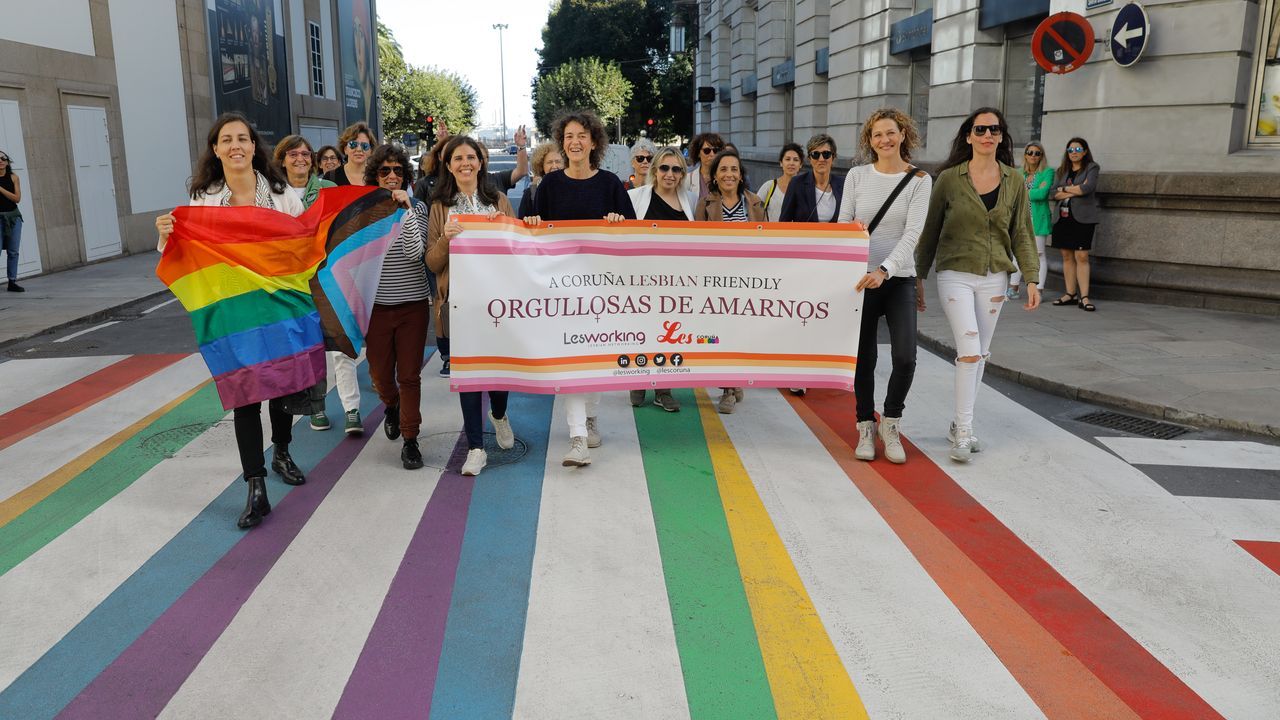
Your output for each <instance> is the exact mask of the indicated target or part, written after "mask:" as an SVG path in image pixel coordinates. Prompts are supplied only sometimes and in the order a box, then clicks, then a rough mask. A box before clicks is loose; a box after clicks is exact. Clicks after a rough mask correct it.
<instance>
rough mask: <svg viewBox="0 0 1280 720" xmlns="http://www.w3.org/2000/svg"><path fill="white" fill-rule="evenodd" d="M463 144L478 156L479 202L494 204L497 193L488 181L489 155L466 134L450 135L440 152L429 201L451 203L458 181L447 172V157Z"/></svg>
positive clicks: (456, 190) (477, 183) (451, 155)
mask: <svg viewBox="0 0 1280 720" xmlns="http://www.w3.org/2000/svg"><path fill="white" fill-rule="evenodd" d="M463 145H468V146H470V147H471V149H472V150H475V151H476V157H478V158H480V171H479V172H477V173H476V194H477V195H479V196H480V202H483V203H484V204H486V205H494V206H496V205H497V204H498V195H499V193H498V189H497V188H496V187H494V186H493V183H491V182H489V155H488V154H487V153H486V152H485V151H484V148H482V147H480V143H478V142H476V141H475V140H474V139H472V138H470V137H468V136H466V135H454V136H452V137H450V138H449V142H448V143H446V144H445V146H444V151H443V152H441V153H440V179H439V180H437V181H436V189H435V191H434V192H432V193H431V202H433V203H437V202H438V203H443V204H444V205H445V206H447V207H451V206H452V205H453V198H454V196H456V195H457V194H458V181H457V180H456V179H455V178H454V177H453V173H451V172H449V159H450V158H452V157H453V153H454V152H455V151H457V149H458V148H460V147H462V146H463Z"/></svg>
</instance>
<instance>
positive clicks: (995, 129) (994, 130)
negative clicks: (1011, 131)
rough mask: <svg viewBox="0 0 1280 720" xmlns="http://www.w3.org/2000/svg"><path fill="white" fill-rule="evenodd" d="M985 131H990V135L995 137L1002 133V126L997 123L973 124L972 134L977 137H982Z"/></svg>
mask: <svg viewBox="0 0 1280 720" xmlns="http://www.w3.org/2000/svg"><path fill="white" fill-rule="evenodd" d="M987 133H991V136H992V137H995V136H997V135H1003V134H1004V128H1002V127H1000V126H999V125H974V126H973V134H974V135H977V136H978V137H982V136H983V135H986V134H987Z"/></svg>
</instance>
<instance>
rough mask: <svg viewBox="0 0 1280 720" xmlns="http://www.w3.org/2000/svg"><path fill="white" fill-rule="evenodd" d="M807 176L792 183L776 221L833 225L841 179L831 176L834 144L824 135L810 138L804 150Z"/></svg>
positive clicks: (836, 212) (798, 177) (834, 158)
mask: <svg viewBox="0 0 1280 720" xmlns="http://www.w3.org/2000/svg"><path fill="white" fill-rule="evenodd" d="M805 151H806V152H807V153H808V155H809V172H807V173H801V174H800V175H798V176H796V179H795V180H794V181H793V182H792V183H791V187H790V188H789V189H788V190H787V197H786V199H785V200H783V201H782V211H781V212H780V213H779V214H778V219H779V220H780V221H782V222H835V221H836V220H838V219H839V217H840V200H841V197H842V196H843V195H844V178H843V177H839V176H834V175H832V174H831V168H832V167H833V166H834V165H835V163H836V141H835V139H834V138H832V137H831V136H830V135H828V134H826V133H818V134H817V135H814V136H813V137H811V138H809V142H808V143H807V144H806V146H805Z"/></svg>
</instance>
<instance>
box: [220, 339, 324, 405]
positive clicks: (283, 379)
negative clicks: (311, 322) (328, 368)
mask: <svg viewBox="0 0 1280 720" xmlns="http://www.w3.org/2000/svg"><path fill="white" fill-rule="evenodd" d="M324 376H325V357H324V344H323V343H320V344H317V345H312V346H311V347H309V348H307V349H306V350H303V351H301V352H297V353H294V354H293V355H289V356H286V357H282V358H276V359H275V360H267V361H266V362H260V363H258V364H256V365H250V366H249V367H243V368H240V369H239V370H233V371H231V372H229V373H223V374H222V375H219V376H217V377H215V378H214V379H213V382H214V385H216V386H217V388H218V398H219V399H220V400H221V401H222V407H223V409H224V410H231V409H233V408H238V407H241V406H244V405H251V404H253V403H256V402H262V401H263V400H271V399H273V398H278V397H283V396H285V395H288V394H290V393H295V392H298V391H300V390H306V389H307V388H309V387H311V386H312V385H315V384H316V383H318V382H320V380H321V378H323V377H324Z"/></svg>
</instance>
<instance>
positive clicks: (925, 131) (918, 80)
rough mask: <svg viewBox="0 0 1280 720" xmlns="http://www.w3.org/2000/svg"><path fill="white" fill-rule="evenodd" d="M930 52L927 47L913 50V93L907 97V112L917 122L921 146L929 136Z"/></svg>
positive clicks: (911, 91)
mask: <svg viewBox="0 0 1280 720" xmlns="http://www.w3.org/2000/svg"><path fill="white" fill-rule="evenodd" d="M929 53H930V50H929V48H927V47H923V48H916V49H915V50H912V51H911V90H910V93H911V94H910V96H908V99H907V114H908V115H910V116H911V119H912V120H914V121H915V123H916V132H917V133H919V134H920V146H921V147H924V146H925V143H926V142H928V138H929V71H930V61H929V58H930V55H929Z"/></svg>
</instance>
